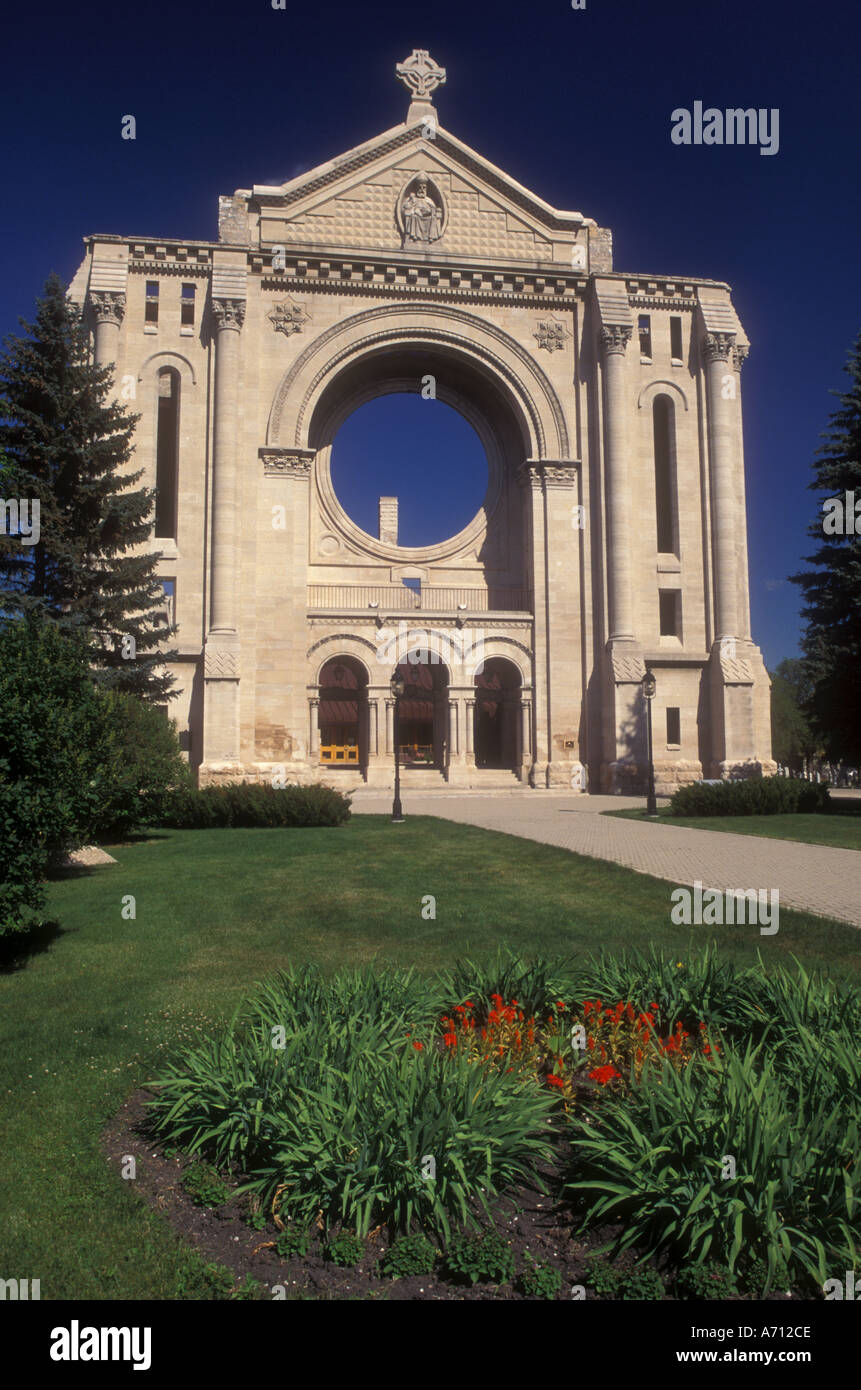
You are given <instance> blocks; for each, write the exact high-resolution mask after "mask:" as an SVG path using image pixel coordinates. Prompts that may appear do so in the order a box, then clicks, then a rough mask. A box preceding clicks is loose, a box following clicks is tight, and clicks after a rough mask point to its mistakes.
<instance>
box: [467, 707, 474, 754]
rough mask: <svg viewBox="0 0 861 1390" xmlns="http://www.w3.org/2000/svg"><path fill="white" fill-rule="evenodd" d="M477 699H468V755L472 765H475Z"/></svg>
mask: <svg viewBox="0 0 861 1390" xmlns="http://www.w3.org/2000/svg"><path fill="white" fill-rule="evenodd" d="M474 733H475V700H467V701H466V756H467V763H468V765H469V766H470V767H475V744H474V737H473V735H474Z"/></svg>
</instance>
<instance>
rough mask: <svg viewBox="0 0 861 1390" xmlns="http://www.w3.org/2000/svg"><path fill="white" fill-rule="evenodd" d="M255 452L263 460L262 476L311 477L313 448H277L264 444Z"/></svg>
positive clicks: (313, 456)
mask: <svg viewBox="0 0 861 1390" xmlns="http://www.w3.org/2000/svg"><path fill="white" fill-rule="evenodd" d="M257 453H258V456H259V457H260V458H261V459H262V460H263V476H264V477H266V478H300V479H303V478H304V479H308V478H310V477H311V466H312V464H313V462H314V458H315V450H314V449H278V448H272V447H268V446H266V447H264V448H262V449H258V450H257Z"/></svg>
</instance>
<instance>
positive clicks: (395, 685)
mask: <svg viewBox="0 0 861 1390" xmlns="http://www.w3.org/2000/svg"><path fill="white" fill-rule="evenodd" d="M390 688H391V692H392V697H393V698H394V702H395V719H394V724H395V730H394V733H395V799H394V801H393V802H392V825H402V824H403V820H404V813H403V810H402V808H401V696H402V695H403V693H404V690H405V689H406V682H405V681H404V678H403V676H402V675H401V674H400V672H399V671H395V674H394V675H393V676H392V679H391V687H390Z"/></svg>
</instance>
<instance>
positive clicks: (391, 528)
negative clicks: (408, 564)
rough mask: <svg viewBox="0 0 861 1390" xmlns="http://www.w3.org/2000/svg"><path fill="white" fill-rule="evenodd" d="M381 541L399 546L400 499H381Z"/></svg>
mask: <svg viewBox="0 0 861 1390" xmlns="http://www.w3.org/2000/svg"><path fill="white" fill-rule="evenodd" d="M379 505H380V536H379V538H380V540H381V541H385V543H386V545H397V543H398V499H397V497H381V498H380V504H379Z"/></svg>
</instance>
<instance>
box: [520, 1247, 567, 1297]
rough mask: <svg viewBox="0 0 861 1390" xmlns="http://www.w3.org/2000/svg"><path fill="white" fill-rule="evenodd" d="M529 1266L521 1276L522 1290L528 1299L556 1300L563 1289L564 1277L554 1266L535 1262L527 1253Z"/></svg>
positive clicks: (539, 1261) (538, 1261) (540, 1261)
mask: <svg viewBox="0 0 861 1390" xmlns="http://www.w3.org/2000/svg"><path fill="white" fill-rule="evenodd" d="M526 1260H527V1265H526V1268H525V1269H524V1271H523V1273H522V1274H521V1276H520V1280H519V1283H520V1289H521V1292H522V1293H524V1294H525V1295H526V1297H527V1298H548V1299H549V1298H555V1297H556V1296H557V1294H558V1293H559V1290H560V1289H561V1288H562V1275H561V1274H560V1273H559V1270H558V1269H554V1267H553V1265H550V1264H547V1263H546V1262H545V1261H542V1260H534V1259H533V1258H532V1256H531V1255H530V1254H529V1251H528V1250H527V1252H526Z"/></svg>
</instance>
